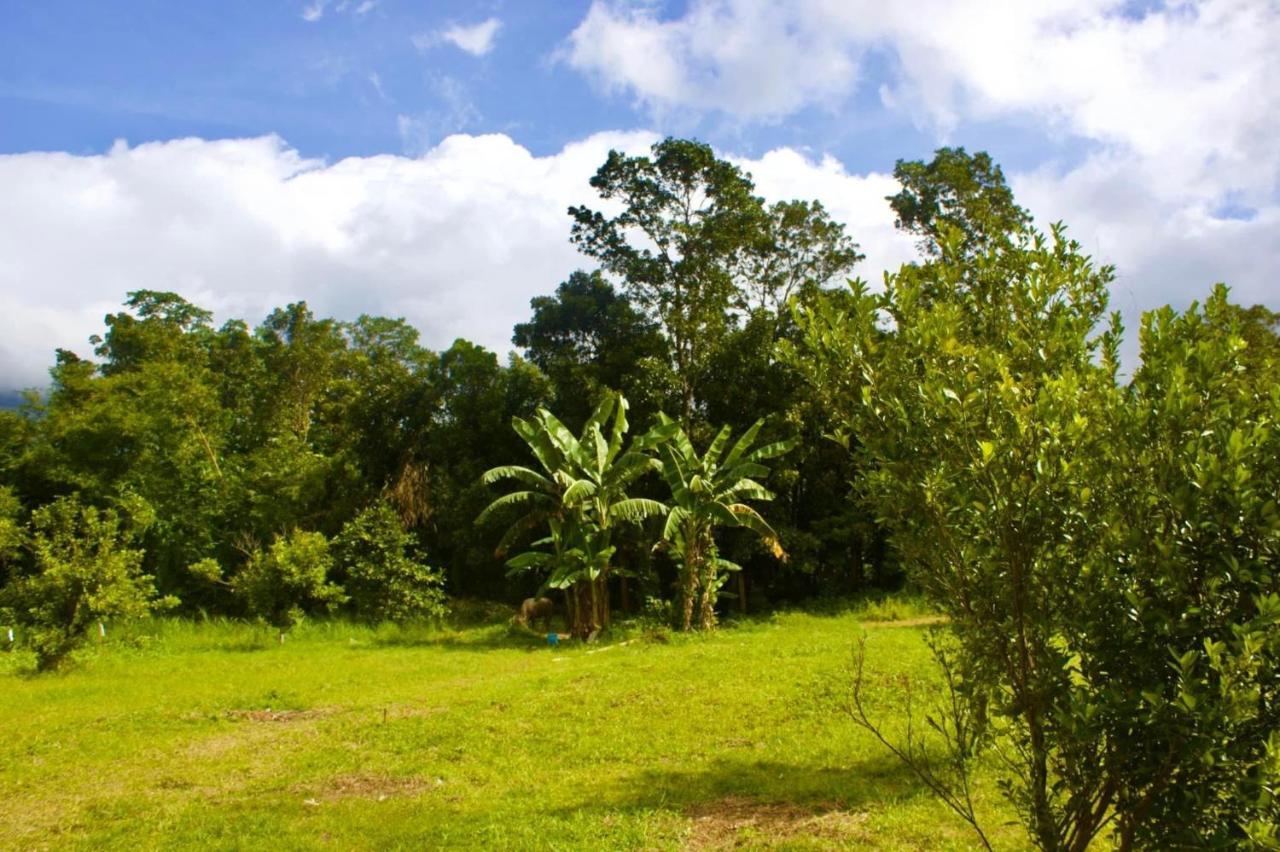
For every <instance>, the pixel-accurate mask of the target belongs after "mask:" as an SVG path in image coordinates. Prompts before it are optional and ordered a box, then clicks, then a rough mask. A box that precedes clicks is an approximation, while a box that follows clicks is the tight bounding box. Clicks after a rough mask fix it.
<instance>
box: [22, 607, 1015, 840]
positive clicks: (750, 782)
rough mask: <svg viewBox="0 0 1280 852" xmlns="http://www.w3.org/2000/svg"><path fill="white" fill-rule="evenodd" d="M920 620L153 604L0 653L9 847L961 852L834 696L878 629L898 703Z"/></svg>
mask: <svg viewBox="0 0 1280 852" xmlns="http://www.w3.org/2000/svg"><path fill="white" fill-rule="evenodd" d="M894 606H897V607H900V608H899V609H895V610H893V611H892V612H890V613H889V614H890V615H894V616H899V618H897V619H896V620H884V616H885V614H886V611H885V608H886V607H894ZM925 615H926V614H925V613H924V612H923V611H921V610H920V609H919V608H918V607H917V606H916V605H914V604H912V603H910V602H907V603H902V604H892V603H881V604H877V605H874V606H866V605H864V606H861V607H855V608H848V607H844V608H834V609H833V612H832V613H830V614H807V613H784V614H779V615H775V616H773V617H770V618H768V619H761V620H756V621H745V622H741V623H739V624H737V625H734V626H731V627H728V628H726V629H724V630H721V631H720V632H718V633H717V634H715V635H713V636H708V637H700V636H699V637H681V636H674V637H663V638H665V640H666V641H654V640H653V638H652V637H650V638H648V639H646V638H645V637H644V635H643V634H642V633H641V632H640V631H638V630H636V631H633V632H632V633H631V634H626V633H624V634H623V636H622V638H623V639H630V640H631V641H629V642H628V643H627V644H612V645H609V644H605V645H597V646H588V647H562V648H560V649H550V648H547V647H545V646H539V645H537V644H536V643H535V642H534V640H533V639H532V638H531V637H520V636H513V635H511V634H510V632H509V630H508V628H507V627H506V625H505V624H502V623H493V622H492V621H491V622H490V623H487V624H485V623H482V624H478V625H473V626H469V627H464V628H459V629H453V630H431V629H428V628H418V629H393V628H382V629H369V628H365V627H358V626H353V625H349V624H344V623H339V622H313V623H308V624H304V625H303V626H302V627H300V628H299V629H298V630H297V631H296V633H295V635H293V636H291V637H290V638H289V639H288V640H287V641H286V642H285V644H284V645H280V644H279V643H278V642H277V641H275V639H274V637H273V636H271V635H269V634H268V633H267V632H266V631H264V630H261V629H257V628H254V627H252V626H249V625H243V624H238V623H225V622H220V623H201V624H193V623H190V622H180V621H168V620H161V621H154V622H150V623H147V624H144V625H139V626H138V627H137V628H135V629H134V630H133V631H132V632H131V633H129V634H128V635H122V636H114V637H112V639H111V640H110V641H109V642H108V643H106V644H105V645H102V646H100V647H98V648H96V649H91V650H90V651H89V652H87V653H86V654H85V655H84V657H83V658H82V660H81V662H80V665H79V666H78V667H77V668H75V669H73V670H71V671H69V672H67V673H65V674H60V675H54V676H47V677H29V676H24V675H22V674H21V668H22V666H23V662H22V660H21V659H20V658H19V655H15V654H0V717H2V718H3V719H4V720H5V722H4V731H5V737H4V738H3V741H0V766H3V767H4V769H3V771H2V772H0V845H2V846H5V847H14V848H19V847H21V848H32V847H37V848H38V847H50V846H58V847H93V848H104V847H105V848H112V847H121V846H130V847H138V846H142V847H153V846H164V847H175V846H202V847H223V848H227V847H234V848H241V849H258V848H261V849H282V848H283V849H287V848H310V847H316V846H331V847H333V848H341V849H349V848H370V849H372V848H392V847H404V848H422V847H439V846H461V847H478V846H485V847H493V848H514V849H522V848H554V849H576V848H591V849H603V848H655V849H678V848H731V847H735V846H737V847H742V846H745V847H761V846H777V847H781V848H795V849H805V848H833V847H834V848H841V847H846V848H882V849H939V848H957V849H959V848H969V847H971V846H972V841H971V837H970V835H969V834H968V833H967V829H966V828H965V826H963V825H962V824H961V823H960V822H959V821H958V820H957V819H955V818H954V817H952V816H951V815H950V814H949V813H947V812H946V811H945V810H944V809H943V808H942V807H940V806H939V805H938V804H937V803H936V802H935V801H934V800H933V799H932V798H931V797H930V796H929V794H928V793H927V791H925V790H924V789H923V788H922V787H921V786H920V785H919V784H917V783H916V782H915V781H914V779H913V778H912V777H911V776H910V775H909V774H908V773H906V772H905V771H904V770H903V769H902V768H901V767H899V766H898V765H897V764H896V763H895V762H894V761H893V760H892V759H891V758H890V757H889V756H887V755H886V754H885V753H884V752H883V751H882V749H881V748H880V747H879V746H878V744H876V743H875V742H874V741H873V740H872V739H871V738H870V737H869V736H868V735H866V734H865V733H863V732H862V731H860V730H858V729H856V728H855V727H854V726H853V725H852V724H851V723H849V722H848V721H847V720H846V719H844V718H843V717H841V716H840V715H838V712H837V711H836V710H835V708H834V702H835V697H836V696H837V695H838V693H839V691H840V684H841V683H843V680H844V678H843V671H844V669H845V667H846V666H847V663H848V660H849V654H850V649H851V646H852V643H853V641H854V639H855V637H856V636H857V635H858V633H859V631H860V630H861V629H862V628H861V625H863V624H866V625H867V626H868V628H870V627H871V626H872V625H873V624H874V625H877V626H876V627H875V628H874V629H869V630H868V633H869V635H870V637H871V638H870V640H869V642H870V644H869V648H870V654H871V657H870V660H869V670H870V674H871V676H872V678H873V680H874V682H875V683H876V684H877V691H876V693H875V694H876V696H877V701H878V703H879V705H880V706H882V707H883V709H884V712H885V714H886V716H887V717H889V718H892V716H893V713H894V712H895V710H898V709H899V708H900V705H899V704H898V702H897V700H896V697H897V692H898V690H897V689H896V687H895V684H896V681H897V678H898V677H899V676H900V675H902V674H911V675H921V676H928V673H929V672H930V666H929V663H928V654H927V650H926V649H925V647H924V644H923V642H922V632H921V631H922V627H920V626H919V624H918V622H919V621H920V620H921V618H922V617H923V616H925ZM904 620H905V621H904ZM616 638H617V637H614V639H615V640H616ZM982 794H983V800H982V801H983V805H984V806H986V807H987V808H989V809H990V813H989V816H990V819H989V820H988V823H989V824H990V825H992V826H997V827H998V826H999V825H1000V824H1001V823H1005V822H1007V821H1008V819H1009V814H1008V812H1007V811H1005V810H1003V804H1002V803H1001V801H1000V799H999V795H998V793H997V792H996V790H995V789H994V785H991V784H987V785H984V789H983V790H982ZM996 834H997V837H998V839H999V840H1000V841H1001V842H1002V844H1005V845H1007V846H1008V847H1009V848H1016V847H1017V846H1018V844H1019V843H1020V842H1021V833H1020V830H1019V829H1017V828H1014V827H1005V828H1003V829H1001V828H997V832H996Z"/></svg>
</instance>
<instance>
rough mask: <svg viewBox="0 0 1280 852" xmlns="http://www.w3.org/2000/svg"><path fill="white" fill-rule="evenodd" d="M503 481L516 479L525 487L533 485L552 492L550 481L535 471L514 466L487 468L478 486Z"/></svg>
mask: <svg viewBox="0 0 1280 852" xmlns="http://www.w3.org/2000/svg"><path fill="white" fill-rule="evenodd" d="M503 479H517V480H519V481H521V482H523V483H525V484H526V485H533V486H536V487H538V488H542V489H545V490H547V491H550V490H552V488H553V487H554V486H553V485H552V483H551V480H549V479H547V478H546V477H545V476H543V475H542V474H540V473H538V472H537V471H536V470H533V469H532V468H528V467H523V466H521V465H516V464H508V465H502V466H500V467H492V468H489V469H488V470H486V471H485V472H484V473H483V474H482V475H481V476H480V484H481V485H492V484H493V483H495V482H498V481H500V480H503Z"/></svg>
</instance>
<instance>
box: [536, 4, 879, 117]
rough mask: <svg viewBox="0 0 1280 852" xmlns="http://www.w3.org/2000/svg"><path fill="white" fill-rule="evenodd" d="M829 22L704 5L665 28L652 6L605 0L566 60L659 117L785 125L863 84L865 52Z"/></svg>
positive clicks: (578, 32)
mask: <svg viewBox="0 0 1280 852" xmlns="http://www.w3.org/2000/svg"><path fill="white" fill-rule="evenodd" d="M798 5H803V4H797V6H798ZM826 24H827V21H826V20H825V19H824V18H823V17H815V16H808V15H804V14H798V9H797V7H793V6H792V5H791V4H790V3H785V2H763V3H761V2H747V0H743V2H719V0H717V2H705V1H704V2H695V3H693V4H692V5H691V7H690V9H689V11H688V13H687V14H686V16H685V17H683V18H680V19H677V20H672V21H664V20H661V19H660V18H659V17H658V16H657V12H656V11H655V10H654V9H653V8H652V7H650V6H645V5H640V6H636V5H627V4H614V3H603V2H599V0H597V2H595V3H593V4H592V6H591V8H590V10H589V11H588V12H587V16H586V18H584V19H583V21H582V23H581V24H579V25H578V27H577V28H576V29H575V30H574V31H573V33H572V34H571V35H570V36H569V39H568V41H567V43H566V45H565V47H564V49H563V50H562V51H561V52H560V57H561V58H562V59H563V60H565V61H567V62H568V64H569V65H571V66H572V67H574V68H576V69H578V70H579V71H583V72H585V73H587V74H589V75H590V76H591V77H592V78H593V79H595V80H596V81H597V82H598V83H599V84H601V86H602V87H603V88H605V89H607V90H609V91H614V92H620V91H621V92H631V93H632V94H633V95H634V96H635V98H636V100H637V101H638V102H639V103H640V104H641V105H643V106H646V107H648V108H650V109H652V110H653V111H654V112H657V113H662V112H666V111H669V110H673V109H694V110H699V111H723V112H727V113H729V114H731V115H733V116H736V117H742V118H777V117H779V116H782V115H786V114H788V113H790V112H794V111H795V110H797V109H799V108H801V107H803V106H805V105H807V104H809V103H812V102H824V101H825V102H831V103H834V102H835V101H836V100H838V99H839V98H840V97H842V96H844V95H846V94H847V93H848V92H849V91H850V90H851V89H852V87H853V84H854V83H855V82H856V72H857V64H858V63H857V60H858V57H859V55H860V53H861V49H860V47H859V46H857V45H855V44H853V43H851V42H850V41H849V40H848V39H846V38H844V37H843V36H842V34H840V33H839V32H838V31H832V30H831V29H829V28H828V27H827V26H826Z"/></svg>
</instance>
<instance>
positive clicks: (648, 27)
mask: <svg viewBox="0 0 1280 852" xmlns="http://www.w3.org/2000/svg"><path fill="white" fill-rule="evenodd" d="M1277 44H1280V5H1278V4H1276V3H1270V2H1255V0H1202V2H1192V0H1169V2H1167V3H1163V4H1158V5H1155V6H1153V7H1151V8H1149V9H1143V8H1139V7H1137V6H1135V4H1133V3H1131V2H1128V0H1046V2H1037V3H1009V4H998V8H993V4H991V3H990V2H989V0H918V2H913V3H899V4H892V3H890V4H884V3H881V2H878V0H841V2H838V3H834V2H831V0H692V2H691V3H690V4H689V6H688V7H687V9H686V10H685V11H684V12H683V13H682V14H680V15H679V16H677V17H674V18H665V19H664V18H661V17H660V16H659V15H658V13H657V12H656V11H655V7H653V6H651V5H644V4H641V5H635V4H628V3H623V2H614V1H613V0H595V2H593V4H592V6H591V7H590V9H589V11H588V12H587V14H586V16H585V17H584V18H583V20H582V21H581V23H580V24H579V25H578V27H577V29H575V30H574V32H573V33H572V34H571V35H570V36H569V38H568V39H567V40H566V42H565V45H564V46H563V48H562V51H561V59H562V61H564V62H566V63H567V64H569V65H570V66H571V67H573V68H575V69H577V70H579V71H580V72H582V73H584V74H586V75H588V76H589V77H590V78H592V79H594V80H595V81H597V83H598V84H599V85H600V86H601V87H603V88H605V89H606V90H609V91H614V92H623V93H627V94H629V95H631V96H632V97H633V98H634V99H635V101H636V102H637V103H638V105H640V106H641V107H642V108H645V109H647V110H649V111H650V112H651V113H652V114H654V115H655V116H658V117H661V116H662V115H663V114H665V113H669V112H678V111H693V112H696V113H706V114H720V115H728V116H729V117H730V118H732V119H735V120H737V121H742V122H751V121H771V120H777V119H780V118H782V117H785V116H787V115H790V114H792V113H795V112H796V111H798V110H801V109H803V108H805V107H811V106H814V105H823V104H833V103H838V102H840V100H841V99H842V98H845V97H846V96H847V95H848V94H850V93H851V92H852V91H853V90H854V89H855V87H856V86H857V85H858V82H859V80H858V77H859V72H860V69H861V67H862V65H863V64H864V60H865V58H866V55H867V53H868V52H869V51H872V50H874V51H877V52H878V54H879V55H880V56H881V57H887V58H888V60H889V61H888V63H887V64H888V67H889V70H888V71H887V72H886V73H887V79H886V80H885V81H884V82H882V83H881V86H880V90H879V94H880V97H881V100H882V102H883V103H884V105H885V106H886V107H887V108H888V109H890V110H896V111H898V112H899V113H901V114H904V115H906V116H908V117H909V118H910V119H911V120H912V121H914V122H915V123H916V124H917V125H919V126H920V127H922V128H923V129H925V130H926V131H929V132H932V133H933V134H934V135H935V137H936V138H939V139H940V140H945V139H946V138H947V135H948V133H950V132H951V131H952V130H953V129H954V128H956V127H957V126H959V125H960V124H962V123H964V122H975V121H1001V120H1011V121H1017V122H1019V124H1020V126H1024V127H1026V126H1030V127H1039V128H1040V131H1041V132H1042V133H1043V134H1044V136H1045V137H1046V140H1048V139H1049V138H1060V137H1063V136H1066V137H1069V138H1073V139H1077V140H1081V141H1082V142H1083V143H1084V144H1083V146H1082V147H1083V148H1084V149H1085V150H1086V151H1087V152H1088V154H1087V156H1085V157H1084V158H1083V161H1082V162H1074V163H1066V164H1063V163H1046V164H1044V165H1042V166H1041V167H1040V168H1037V169H1035V170H1033V171H1029V172H1027V173H1023V174H1016V173H1015V174H1011V175H1010V181H1011V183H1012V184H1013V186H1014V189H1015V191H1016V192H1017V194H1018V196H1019V199H1020V200H1021V201H1022V202H1023V203H1024V204H1025V205H1026V206H1028V208H1029V209H1030V210H1031V211H1032V213H1033V214H1035V215H1036V216H1037V218H1038V220H1039V221H1040V222H1041V223H1042V224H1047V223H1048V222H1051V221H1056V220H1059V219H1061V220H1065V221H1066V222H1067V223H1068V225H1070V226H1071V229H1072V234H1073V235H1074V236H1076V237H1077V238H1079V239H1081V241H1082V242H1083V243H1084V244H1085V245H1086V246H1087V247H1089V248H1090V249H1092V250H1093V251H1094V252H1095V254H1096V255H1097V257H1098V259H1099V260H1100V261H1101V262H1114V263H1116V265H1117V266H1118V274H1119V279H1118V281H1117V285H1116V290H1115V294H1116V303H1117V305H1119V306H1121V307H1125V308H1126V313H1127V314H1128V319H1129V321H1130V322H1132V321H1134V320H1135V319H1136V314H1137V312H1138V311H1139V310H1141V309H1146V308H1150V307H1154V306H1156V305H1159V304H1162V303H1164V302H1166V301H1171V302H1173V303H1174V304H1175V305H1177V306H1179V307H1182V306H1185V304H1186V303H1187V302H1189V301H1190V300H1191V299H1193V298H1196V297H1198V296H1201V295H1203V294H1204V293H1205V292H1206V290H1207V288H1208V286H1209V285H1210V284H1211V283H1212V282H1213V281H1216V280H1221V279H1225V280H1227V282H1228V283H1231V284H1232V285H1233V286H1234V287H1235V290H1236V296H1237V298H1238V299H1240V300H1241V301H1246V302H1254V301H1260V302H1267V303H1269V304H1272V305H1276V306H1280V287H1278V286H1277V282H1276V281H1275V280H1274V276H1273V272H1272V270H1274V269H1276V268H1277V265H1276V261H1277V259H1278V255H1280V145H1277V144H1276V140H1277V139H1278V138H1280V51H1278V50H1276V45H1277ZM871 177H874V176H868V179H870V178H871ZM1227 208H1230V209H1234V210H1236V211H1238V212H1240V213H1243V215H1233V216H1226V215H1224V214H1223V212H1222V211H1223V210H1224V209H1227Z"/></svg>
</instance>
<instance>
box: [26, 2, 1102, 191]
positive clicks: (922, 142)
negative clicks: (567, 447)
mask: <svg viewBox="0 0 1280 852" xmlns="http://www.w3.org/2000/svg"><path fill="white" fill-rule="evenodd" d="M590 6H591V4H590V3H589V2H581V1H580V0H578V1H577V2H573V0H565V2H515V3H501V2H492V3H468V2H422V0H417V1H416V2H406V0H399V1H398V2H397V0H378V2H376V3H375V4H374V5H373V6H371V7H369V8H368V9H367V10H366V11H364V12H362V13H358V14H357V12H356V10H357V9H359V8H360V3H358V2H351V3H348V4H347V5H346V6H345V7H342V6H341V0H332V2H329V3H327V4H322V5H320V6H317V5H316V3H315V2H314V0H310V2H288V1H287V0H286V2H263V0H257V2H245V0H240V2H220V3H217V4H199V3H172V2H161V1H160V0H151V2H144V0H132V2H127V1H126V2H119V3H96V4H95V3H84V2H83V0H80V2H69V0H45V2H41V3H38V4H36V3H21V2H11V3H9V4H7V10H6V14H5V26H4V28H3V29H0V114H3V115H4V117H5V120H4V122H3V124H0V151H6V152H22V151H32V150H41V151H43V150H57V151H69V152H73V153H99V152H101V151H104V150H106V149H107V148H108V147H110V145H111V144H112V143H113V142H114V141H115V140H117V139H120V138H123V139H126V140H129V141H132V142H142V141H150V140H157V139H172V138H177V137H184V136H198V137H203V138H226V137H245V136H260V135H263V134H267V133H275V134H278V135H280V136H282V137H283V138H284V139H286V140H287V141H288V142H289V144H290V145H292V146H294V147H295V148H297V149H298V150H299V151H300V152H301V153H302V154H304V155H306V156H318V157H325V158H328V159H331V160H332V159H339V158H342V157H348V156H367V155H370V154H379V153H408V154H415V153H420V149H421V147H422V145H423V143H424V142H434V141H438V140H439V139H440V138H443V136H446V135H448V134H449V133H455V132H467V133H506V134H508V135H510V136H512V137H513V138H516V139H518V140H519V141H520V143H521V144H522V145H524V146H525V147H526V148H528V149H529V150H530V151H532V152H533V153H535V154H540V155H541V154H548V153H553V152H555V151H558V150H560V149H561V148H562V147H563V146H564V145H565V144H566V143H568V142H571V141H573V140H576V139H581V138H583V137H584V136H587V135H589V134H590V133H592V132H595V131H597V130H600V129H606V128H607V129H632V128H651V127H654V126H657V125H661V126H660V127H659V129H660V130H662V131H665V132H671V133H676V134H692V135H698V136H700V137H703V138H706V139H708V140H709V141H712V142H714V143H716V144H720V145H723V146H725V147H727V148H729V149H732V150H733V151H734V152H736V153H741V154H744V155H749V156H758V155H759V154H761V153H763V152H765V151H767V150H770V149H771V148H776V147H779V146H790V147H794V148H798V149H813V150H818V151H823V152H831V153H834V154H836V155H837V156H839V157H840V159H841V161H842V162H844V163H845V165H847V166H848V167H850V168H852V169H855V170H871V169H884V168H886V167H890V168H891V167H892V164H893V162H894V160H895V159H897V158H899V157H905V158H917V157H924V156H927V155H928V154H929V153H930V152H931V151H932V150H933V149H934V148H936V147H937V143H938V140H937V138H935V135H934V134H932V133H930V132H928V130H926V129H923V128H920V127H917V126H916V125H915V124H913V122H912V121H911V120H910V118H909V117H907V116H904V115H901V114H897V113H892V112H889V111H887V110H885V109H883V108H882V105H881V103H880V100H879V97H878V94H877V89H878V87H879V85H880V84H881V82H883V79H884V77H885V75H886V73H887V69H886V65H887V64H889V62H890V59H889V58H888V57H887V56H886V55H883V54H879V55H877V54H874V53H873V54H872V55H871V56H869V57H868V60H867V62H866V64H865V66H864V68H863V69H862V81H861V82H860V84H859V86H858V87H857V89H856V91H855V92H853V93H852V95H851V97H850V98H849V99H848V100H846V101H844V102H842V103H840V104H838V105H822V106H807V107H805V108H802V109H800V110H797V111H796V112H795V113H793V114H791V115H788V116H787V117H786V120H785V121H782V120H770V121H765V122H753V123H749V124H742V123H740V122H737V121H735V120H734V119H733V117H732V116H728V115H715V114H712V115H708V116H696V115H683V116H667V117H665V118H664V119H663V120H661V121H654V120H653V118H652V116H650V115H649V114H647V113H646V111H644V110H637V109H635V108H634V104H633V102H632V99H631V98H630V97H628V96H627V95H626V94H612V95H611V94H608V93H602V92H600V91H599V89H598V87H596V86H593V85H592V83H591V81H590V80H588V79H587V78H585V77H584V76H583V75H581V74H580V73H578V72H576V71H575V70H574V69H573V68H571V67H569V65H568V64H567V63H566V62H564V61H563V60H562V59H561V58H558V54H559V53H560V52H561V50H562V48H563V45H564V41H565V39H566V37H567V36H568V35H569V34H570V33H571V32H572V31H573V30H574V28H575V27H576V26H577V25H578V24H579V23H580V22H581V21H582V20H583V18H584V17H585V15H586V14H587V11H588V10H589V8H590ZM314 8H319V9H320V10H321V14H320V15H319V17H317V18H315V20H308V19H307V18H306V17H304V14H305V13H307V11H308V10H310V9H314ZM687 8H688V7H687V4H684V3H672V4H667V5H664V6H659V7H656V11H657V17H659V18H660V19H664V20H675V19H679V17H680V16H681V15H682V14H683V13H685V12H686V11H687ZM489 19H497V20H499V21H501V26H500V28H499V29H498V31H497V34H496V36H495V37H494V41H493V46H492V48H491V49H490V50H489V51H488V52H487V53H485V54H484V55H482V56H475V55H472V54H470V53H468V52H466V51H464V50H461V49H458V48H456V47H453V46H452V45H451V44H450V43H449V42H447V41H443V40H440V41H437V42H436V43H435V44H434V45H432V46H425V45H423V43H424V42H426V41H428V40H430V39H431V37H432V34H434V33H438V32H440V31H441V30H445V29H447V28H448V27H450V26H453V25H458V24H461V25H463V26H466V25H468V24H472V25H474V24H477V23H481V22H484V21H486V20H489ZM415 40H416V42H417V44H415ZM419 45H422V46H419ZM401 117H406V118H408V119H409V120H410V121H417V122H420V124H421V125H422V131H423V132H422V133H421V134H419V135H412V134H410V135H409V136H408V138H406V134H405V133H402V131H401V124H402V122H401ZM949 136H950V138H949V139H948V140H947V141H949V142H954V143H956V144H969V145H971V146H980V147H982V148H984V149H987V150H990V151H992V153H993V154H994V155H996V156H997V157H998V159H999V160H1000V161H1001V162H1002V163H1007V164H1008V165H1009V166H1010V167H1019V166H1024V165H1034V164H1037V163H1039V162H1041V161H1043V159H1044V158H1045V156H1046V153H1052V154H1054V155H1056V156H1071V155H1072V154H1074V153H1075V152H1076V151H1077V150H1078V149H1079V141H1080V140H1076V139H1074V138H1069V139H1065V140H1064V139H1063V138H1061V137H1055V138H1046V137H1045V136H1044V135H1043V134H1042V133H1040V132H1038V131H1037V130H1036V129H1034V128H1028V127H1026V126H1025V123H1020V122H1019V121H1017V120H1011V121H1002V122H995V123H977V124H975V125H974V126H963V127H958V128H956V129H955V130H954V131H953V132H952V133H951V134H949ZM1046 149H1048V150H1046Z"/></svg>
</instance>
